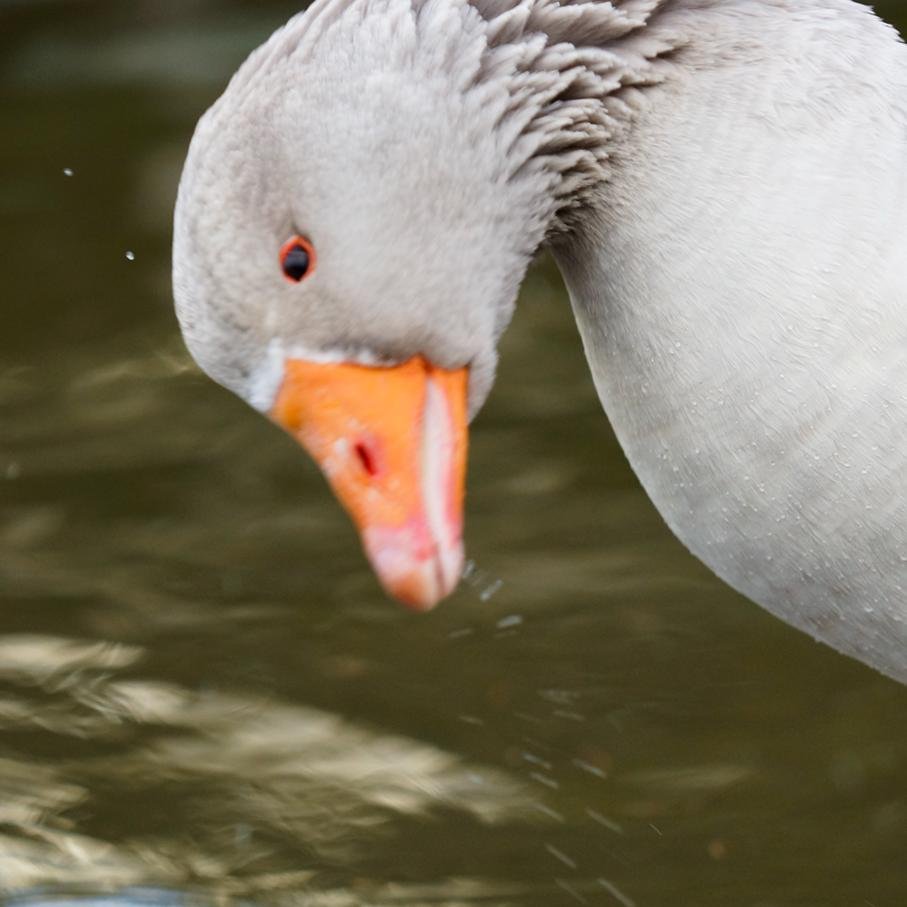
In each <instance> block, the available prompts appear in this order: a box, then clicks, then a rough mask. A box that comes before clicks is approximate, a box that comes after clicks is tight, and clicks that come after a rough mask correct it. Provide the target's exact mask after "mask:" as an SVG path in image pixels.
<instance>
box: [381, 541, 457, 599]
mask: <svg viewBox="0 0 907 907" xmlns="http://www.w3.org/2000/svg"><path fill="white" fill-rule="evenodd" d="M368 548H369V546H368V545H367V546H366V550H367V552H368V553H369V555H370V557H369V559H370V560H371V562H372V566H373V567H374V569H375V573H376V574H377V576H378V578H379V580H380V582H381V585H382V586H383V587H384V590H385V591H386V592H387V594H388V595H390V596H391V597H392V598H395V599H396V600H397V601H399V602H400V603H401V604H402V605H404V606H405V607H406V608H408V609H409V610H410V611H414V612H416V613H420V614H425V613H427V612H429V611H431V610H433V609H434V608H435V607H436V606H437V605H438V604H440V603H441V602H442V601H443V600H444V599H445V598H447V596H448V595H450V594H451V593H452V592H453V591H454V590H455V589H456V588H457V586H458V585H459V582H460V577H461V576H462V574H463V561H464V557H463V545H462V542H457V543H456V544H454V545H452V546H451V547H450V548H449V549H446V550H441V551H438V552H437V553H435V554H433V555H432V556H429V557H423V558H420V559H418V560H415V559H414V558H412V557H411V556H408V552H406V553H404V552H403V551H400V550H399V549H397V550H396V551H394V552H393V555H391V553H390V552H389V551H388V550H387V549H386V548H385V549H383V550H381V549H379V550H378V551H375V550H372V551H368Z"/></svg>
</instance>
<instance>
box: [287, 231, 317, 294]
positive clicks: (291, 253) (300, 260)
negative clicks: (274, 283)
mask: <svg viewBox="0 0 907 907" xmlns="http://www.w3.org/2000/svg"><path fill="white" fill-rule="evenodd" d="M280 266H281V268H283V275H284V277H286V279H287V280H288V281H289V282H290V283H299V282H300V281H302V280H303V279H305V278H306V277H308V276H309V275H310V274H311V273H312V272H313V271H314V270H315V247H314V246H313V245H312V244H311V243H310V242H309V241H308V240H307V239H305V238H304V237H302V236H294V237H292V238H291V239H288V240H287V241H286V242H285V243H284V244H283V246H281V249H280Z"/></svg>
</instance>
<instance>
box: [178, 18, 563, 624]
mask: <svg viewBox="0 0 907 907" xmlns="http://www.w3.org/2000/svg"><path fill="white" fill-rule="evenodd" d="M333 6H334V8H335V9H334V12H333V15H334V16H335V18H334V19H331V18H330V17H331V15H332V12H331V10H332V7H331V4H322V5H321V7H320V9H318V8H316V9H313V10H310V11H309V13H306V14H303V15H302V16H299V17H297V18H296V19H294V20H292V21H291V22H290V23H289V24H288V25H287V26H286V27H285V28H284V29H283V30H282V31H280V32H278V33H277V34H276V35H275V36H274V37H273V38H272V39H271V41H270V42H269V43H268V44H266V45H265V46H264V47H263V48H261V49H260V50H259V51H258V52H256V53H255V54H253V56H252V57H251V58H250V59H249V61H247V63H246V64H245V65H244V67H243V68H242V69H241V70H240V71H239V72H238V74H237V75H236V76H235V77H234V79H233V81H232V82H231V84H230V86H229V87H228V89H227V91H226V93H225V94H224V95H223V96H222V97H221V99H220V100H219V101H218V102H217V103H216V105H215V106H214V107H213V108H212V109H211V110H210V111H209V112H208V113H207V114H206V115H205V116H204V117H203V119H202V120H201V121H200V123H199V126H198V128H197V131H196V133H195V136H194V138H193V141H192V143H191V148H190V151H189V155H188V158H187V161H186V165H185V169H184V173H183V177H182V180H181V184H180V190H179V197H178V203H177V209H176V220H175V238H174V291H175V299H176V306H177V313H178V317H179V320H180V322H181V327H182V330H183V334H184V337H185V339H186V342H187V345H188V347H189V349H190V351H191V353H192V354H193V356H194V358H195V359H196V360H197V362H198V363H199V364H200V366H201V367H202V369H203V370H204V371H206V372H207V373H208V374H209V375H210V376H211V377H212V378H213V379H215V380H216V381H218V382H219V383H221V384H222V385H224V386H226V387H227V388H229V389H230V390H232V391H234V392H235V393H236V394H238V395H239V396H240V397H242V398H243V399H244V400H246V401H247V402H248V403H250V404H251V405H252V406H253V407H255V408H256V409H258V410H259V411H261V412H262V413H265V414H267V415H268V416H269V417H270V418H271V419H273V420H274V421H275V422H276V423H278V424H279V425H280V426H282V427H283V428H284V429H286V430H287V431H288V432H290V433H291V434H292V435H293V436H294V437H295V438H297V439H298V441H299V442H300V443H301V444H302V446H303V447H304V448H305V449H306V450H307V451H308V452H309V453H310V454H311V455H312V456H313V457H314V459H315V460H316V461H317V462H318V464H319V465H320V467H321V468H322V470H323V471H324V473H325V475H326V477H327V479H328V481H329V482H330V484H331V486H332V487H333V489H334V491H335V493H336V495H337V497H338V498H339V500H340V502H341V503H342V504H343V505H344V506H345V508H346V509H347V510H348V511H349V513H350V515H351V516H352V519H353V521H354V522H355V524H356V525H357V527H358V529H359V531H360V533H361V537H362V541H363V545H364V548H365V551H366V553H367V555H368V557H369V559H370V561H371V563H372V565H373V567H374V569H375V571H376V573H377V575H378V577H379V579H380V581H381V582H382V584H383V586H384V587H385V589H386V590H387V591H388V592H389V593H390V594H391V595H393V596H394V597H396V598H398V599H399V600H401V601H402V602H404V603H406V604H408V605H410V606H412V607H414V608H417V609H426V608H429V607H431V606H433V605H434V604H435V603H436V602H437V601H438V600H439V599H440V598H442V597H443V596H445V595H446V594H447V593H449V592H450V591H451V590H452V589H453V588H454V587H455V585H456V584H457V582H458V580H459V577H460V574H461V572H462V563H463V544H462V523H463V516H462V513H463V496H464V491H463V488H464V473H465V463H466V449H467V424H468V420H469V418H470V416H471V415H474V414H475V413H476V412H477V411H478V409H479V408H480V406H481V405H482V403H483V401H484V400H485V398H486V396H487V394H488V392H489V389H490V387H491V384H492V380H493V375H494V370H495V362H496V351H495V348H496V344H497V341H498V338H499V337H500V335H501V332H502V331H503V330H504V328H505V326H506V325H507V323H508V321H509V319H510V316H511V313H512V311H513V306H514V299H515V297H516V294H517V292H518V289H519V286H520V283H521V281H522V278H523V276H524V272H525V270H526V267H527V264H528V262H529V261H530V259H531V257H532V255H533V253H534V251H535V249H536V247H537V246H538V244H539V242H540V241H541V239H542V235H543V232H544V229H545V224H546V216H547V208H546V202H545V198H546V190H547V183H546V180H545V179H544V176H543V174H542V173H540V172H539V171H538V170H533V169H532V168H527V169H525V170H523V171H521V169H520V168H521V165H524V164H525V163H526V157H527V152H526V151H525V150H523V151H522V152H520V150H519V149H513V148H512V147H509V146H512V143H513V141H514V139H515V138H516V137H518V136H519V134H520V128H519V124H507V117H506V114H507V113H508V111H507V104H508V103H510V99H511V92H510V90H509V86H508V85H507V84H506V83H505V81H504V79H503V77H501V79H500V80H498V81H496V80H494V79H492V80H491V81H490V82H488V83H487V84H483V85H481V86H480V89H481V90H480V89H479V88H476V87H475V83H474V81H473V82H470V80H474V77H475V75H476V72H477V70H478V68H479V67H480V66H481V64H482V59H483V56H482V50H483V48H485V47H486V39H485V33H484V29H485V23H484V21H483V20H481V18H480V17H479V16H478V14H477V13H476V12H475V10H474V9H473V8H472V7H470V6H468V5H467V4H460V5H457V4H452V5H451V6H450V7H449V10H448V14H449V15H456V16H457V17H459V18H458V20H457V21H456V22H452V21H449V20H448V21H441V22H437V23H434V26H435V33H436V35H437V37H438V40H437V41H432V40H430V36H429V39H427V38H426V34H425V29H427V28H429V29H430V28H431V27H432V23H430V22H428V21H427V17H426V16H423V19H422V21H421V22H420V21H419V20H418V19H417V17H416V16H415V14H414V12H413V7H412V6H411V5H410V4H409V3H401V4H398V5H397V7H399V8H397V7H395V5H394V3H390V4H389V5H388V6H387V7H386V8H385V9H384V10H383V11H382V14H381V15H374V16H371V17H366V19H365V20H364V21H363V20H362V18H361V14H360V13H358V12H356V10H355V6H349V5H348V6H345V7H343V9H344V10H345V12H343V11H341V12H338V11H337V9H336V7H338V4H336V3H334V5H333ZM351 9H352V10H353V12H352V13H351V12H350V10H351ZM420 29H421V31H420ZM468 84H473V90H471V91H470V90H467V88H466V87H465V86H466V85H468ZM511 113H512V111H511ZM496 124H497V125H496ZM508 148H509V150H508Z"/></svg>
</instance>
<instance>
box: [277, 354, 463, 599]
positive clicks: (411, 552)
mask: <svg viewBox="0 0 907 907" xmlns="http://www.w3.org/2000/svg"><path fill="white" fill-rule="evenodd" d="M467 378H468V371H467V369H466V368H461V369H456V370H453V371H448V370H445V369H440V368H435V367H434V366H432V365H431V364H429V363H428V362H426V361H425V360H424V359H422V358H421V357H416V358H414V359H410V360H409V361H407V362H404V363H403V364H402V365H397V366H393V367H389V368H383V367H372V366H364V365H352V364H347V363H343V364H339V365H338V364H324V363H318V362H310V361H306V360H301V359H291V360H288V361H287V362H286V364H285V371H284V378H283V383H282V385H281V387H280V390H279V391H278V393H277V400H276V402H275V403H274V407H273V409H272V410H271V417H272V418H273V419H274V421H275V422H277V424H278V425H280V426H282V427H283V428H284V429H286V430H287V431H288V432H289V433H290V434H291V435H292V436H293V437H294V438H296V439H297V440H298V441H299V442H300V443H301V444H302V446H303V447H305V449H306V450H308V452H309V453H310V454H311V455H312V456H313V457H314V458H315V461H316V462H317V463H318V465H319V466H320V467H321V469H322V471H323V472H324V474H325V476H327V479H328V481H329V482H330V484H331V486H332V488H333V489H334V493H335V494H336V495H337V497H338V498H339V500H340V502H341V503H342V504H343V506H344V507H345V508H346V509H347V511H348V512H349V514H350V516H351V517H352V518H353V522H354V523H355V524H356V526H357V527H358V529H359V532H360V534H361V536H362V543H363V546H364V548H365V552H366V554H367V555H368V558H369V560H370V561H371V564H372V567H373V568H374V570H375V573H376V574H377V575H378V578H379V579H380V581H381V584H382V585H383V586H384V588H385V589H386V590H387V592H388V593H389V594H390V595H392V596H394V597H395V598H397V599H399V600H400V601H401V602H403V603H404V604H405V605H408V606H410V607H411V608H414V609H416V610H419V611H427V610H428V609H430V608H432V607H434V606H435V605H436V604H437V603H438V602H439V601H440V600H441V599H442V598H444V597H445V596H446V595H448V594H449V593H450V592H452V591H453V590H454V588H456V585H457V583H458V582H459V580H460V575H461V574H462V572H463V494H464V477H465V471H466V443H467V416H466V386H467Z"/></svg>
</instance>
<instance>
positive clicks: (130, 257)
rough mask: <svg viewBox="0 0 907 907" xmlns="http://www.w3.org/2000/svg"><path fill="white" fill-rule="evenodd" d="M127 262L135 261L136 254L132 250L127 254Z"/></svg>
mask: <svg viewBox="0 0 907 907" xmlns="http://www.w3.org/2000/svg"><path fill="white" fill-rule="evenodd" d="M126 261H135V252H133V251H132V250H131V249H130V250H129V251H128V252H127V253H126Z"/></svg>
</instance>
